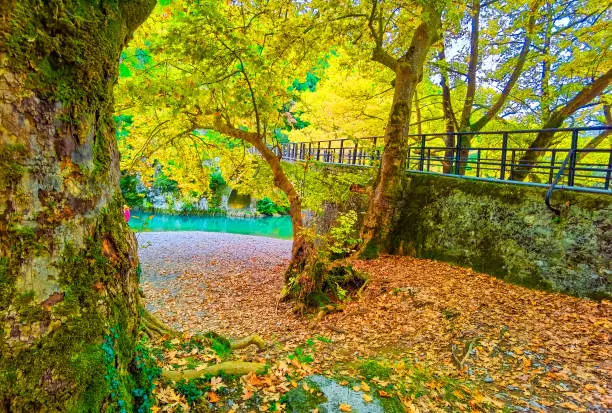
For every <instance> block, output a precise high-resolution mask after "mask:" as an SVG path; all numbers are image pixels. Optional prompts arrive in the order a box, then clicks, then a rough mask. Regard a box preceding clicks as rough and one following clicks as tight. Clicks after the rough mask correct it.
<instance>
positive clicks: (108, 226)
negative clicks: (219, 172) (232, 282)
mask: <svg viewBox="0 0 612 413" xmlns="http://www.w3.org/2000/svg"><path fill="white" fill-rule="evenodd" d="M154 4H155V2H154V1H151V0H122V1H120V2H98V3H91V4H89V3H88V4H87V5H85V3H82V2H64V1H62V0H59V1H55V2H52V3H50V2H39V1H29V0H23V1H18V2H14V1H13V2H4V3H3V5H2V7H0V21H2V22H3V24H2V25H0V39H2V41H3V42H4V41H6V43H0V406H2V407H0V410H3V411H4V410H7V411H12V412H21V411H24V412H30V411H71V410H76V409H80V410H83V411H121V410H122V409H125V406H130V405H134V404H139V403H138V401H137V400H136V398H135V397H134V395H133V394H132V390H134V389H135V388H136V386H137V381H136V380H135V379H134V377H131V376H132V375H133V374H134V372H135V371H136V370H137V367H136V366H135V364H134V360H135V358H134V356H135V348H136V343H135V341H136V336H137V330H138V325H139V310H138V308H139V295H138V276H137V265H138V257H137V254H136V242H135V240H134V237H133V235H132V233H131V231H129V229H128V227H127V225H126V223H125V219H124V218H123V216H122V214H121V203H122V202H121V195H120V192H119V167H118V165H119V155H118V151H117V146H116V141H115V129H114V123H113V119H112V114H113V107H112V85H113V83H114V82H115V80H116V77H117V62H118V59H119V55H120V53H121V50H122V48H123V46H124V44H125V42H126V41H127V39H128V38H129V36H130V35H131V33H132V32H133V31H134V30H135V29H136V27H137V26H138V24H140V22H142V21H143V20H144V19H145V18H146V16H147V15H148V13H149V12H150V10H151V9H152V8H153V6H154Z"/></svg>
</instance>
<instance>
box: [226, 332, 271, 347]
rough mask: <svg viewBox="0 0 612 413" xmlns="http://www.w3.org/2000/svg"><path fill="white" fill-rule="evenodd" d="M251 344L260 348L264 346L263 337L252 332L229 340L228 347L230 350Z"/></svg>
mask: <svg viewBox="0 0 612 413" xmlns="http://www.w3.org/2000/svg"><path fill="white" fill-rule="evenodd" d="M251 344H253V345H256V346H257V348H258V349H260V350H261V349H263V348H265V347H266V343H265V342H264V341H263V338H261V337H260V336H258V335H257V334H252V335H250V336H248V337H244V338H239V339H237V340H230V348H231V349H232V350H237V349H240V348H245V347H248V346H250V345H251Z"/></svg>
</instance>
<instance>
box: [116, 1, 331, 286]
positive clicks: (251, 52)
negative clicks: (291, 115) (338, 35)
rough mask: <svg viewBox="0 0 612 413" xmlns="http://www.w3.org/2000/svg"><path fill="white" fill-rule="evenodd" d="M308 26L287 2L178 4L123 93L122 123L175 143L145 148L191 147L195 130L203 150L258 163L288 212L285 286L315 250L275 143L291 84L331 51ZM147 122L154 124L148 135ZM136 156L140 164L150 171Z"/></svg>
mask: <svg viewBox="0 0 612 413" xmlns="http://www.w3.org/2000/svg"><path fill="white" fill-rule="evenodd" d="M311 16H312V15H311V13H310V12H309V10H308V9H307V6H306V5H304V4H302V3H299V2H287V1H273V2H270V1H262V2H252V3H249V4H241V5H237V4H231V3H230V4H221V3H220V4H209V3H198V4H195V3H194V4H191V3H189V2H179V1H177V2H174V3H173V4H172V5H171V6H168V7H165V8H162V7H160V10H159V13H155V14H154V19H153V20H152V21H151V23H150V24H147V25H145V26H144V27H143V28H142V30H141V32H140V34H139V35H138V36H139V37H141V39H144V38H146V39H147V43H148V45H149V46H147V45H145V42H144V40H142V41H139V40H138V39H137V41H136V43H137V47H138V48H141V49H140V50H144V49H146V50H148V51H149V52H150V53H151V57H152V61H151V62H150V65H148V66H146V67H143V68H141V70H140V71H139V72H138V74H139V77H134V78H132V79H125V80H124V81H125V83H126V85H124V86H122V88H125V90H126V91H130V93H126V94H125V100H126V102H124V103H125V105H124V106H125V107H126V108H127V109H126V111H125V113H130V112H132V111H133V112H134V113H135V117H134V122H135V124H139V125H140V126H139V128H140V131H141V132H144V133H143V135H144V136H152V133H157V131H161V132H160V133H159V134H160V135H163V134H166V135H167V136H168V138H167V139H164V138H162V139H157V140H153V139H151V140H149V141H147V144H152V145H153V147H155V146H158V145H159V146H163V145H171V146H175V147H176V146H177V145H179V144H180V142H181V140H183V141H185V140H187V141H190V140H192V139H193V131H195V130H198V131H207V132H205V133H203V134H202V133H200V134H199V136H198V139H203V140H204V141H206V139H207V136H208V135H209V132H211V131H214V132H218V133H221V134H223V135H225V136H227V137H231V138H234V139H237V140H240V141H242V142H244V143H245V144H247V145H246V146H252V147H254V148H255V149H256V150H257V151H258V152H259V153H260V154H261V158H262V159H263V160H264V161H265V162H266V164H267V166H268V167H269V169H270V171H271V176H272V181H273V183H274V185H275V186H276V187H277V188H279V189H280V190H281V191H283V192H284V194H285V195H286V197H287V200H288V202H289V212H290V215H291V221H292V225H293V247H292V260H291V265H290V268H289V271H287V274H288V279H289V277H290V276H291V274H296V273H299V272H301V271H302V270H303V269H304V267H305V266H306V264H307V258H308V256H309V254H310V252H311V251H313V248H312V246H311V245H310V243H309V241H308V239H307V237H306V236H305V234H304V231H303V228H304V221H303V216H302V200H301V198H300V196H299V193H298V191H297V190H296V188H295V185H294V183H293V182H292V180H291V179H290V177H289V175H288V174H287V173H286V172H285V170H284V169H283V165H282V162H281V161H282V155H281V153H280V152H279V151H278V150H277V149H278V146H277V143H278V139H279V138H280V135H281V134H280V132H279V130H280V129H281V128H283V127H284V126H286V119H287V117H286V109H285V108H286V107H287V106H288V105H290V104H291V102H292V101H293V100H294V98H295V93H294V90H293V88H292V87H291V85H292V83H293V82H294V80H296V79H303V78H304V77H306V76H307V74H308V73H309V71H310V70H311V69H312V68H313V67H315V66H317V65H318V64H319V60H320V59H323V58H324V56H325V53H327V52H328V50H329V49H328V48H327V47H326V48H324V50H321V48H320V47H319V46H318V42H317V40H316V36H317V35H318V33H319V29H317V28H314V27H312V25H311V24H310V19H311ZM156 19H159V21H157V20H156ZM321 29H324V28H321ZM133 52H134V53H137V52H138V50H134V51H133ZM140 53H142V51H141V52H140ZM143 78H144V80H143ZM145 114H150V116H149V115H147V116H148V117H145V116H143V115H145ZM148 119H151V120H154V123H152V124H151V125H147V123H148V122H149V120H148ZM159 125H162V126H159ZM155 128H157V129H155ZM145 141H146V139H145ZM156 142H157V143H156ZM204 143H206V142H204ZM208 143H209V144H210V143H211V142H208ZM194 149H197V148H194ZM136 155H137V156H136V157H135V158H134V160H135V161H136V162H141V161H142V162H150V161H151V160H150V159H144V158H142V157H141V156H140V154H136Z"/></svg>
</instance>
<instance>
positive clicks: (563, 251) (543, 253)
mask: <svg viewBox="0 0 612 413" xmlns="http://www.w3.org/2000/svg"><path fill="white" fill-rule="evenodd" d="M406 181H407V182H406V185H405V190H404V197H405V199H404V207H403V208H402V210H401V216H400V219H399V222H398V224H397V226H396V227H395V228H394V229H393V231H392V235H391V239H390V240H389V242H390V243H391V250H392V251H394V252H396V253H401V254H408V255H413V256H416V257H422V258H433V259H438V260H443V261H450V262H454V263H457V264H459V265H464V266H469V267H472V268H474V269H476V270H478V271H482V272H486V273H489V274H492V275H497V276H499V277H501V278H503V279H504V280H506V281H511V282H516V283H519V284H523V285H528V286H533V287H537V288H542V289H550V290H554V291H560V292H565V293H570V294H576V295H581V296H587V297H595V298H597V297H611V293H612V283H611V282H610V277H611V276H612V247H611V246H612V196H611V195H610V194H588V193H581V192H575V191H557V192H555V193H554V195H553V199H552V204H553V205H555V206H557V208H561V216H560V217H557V216H556V215H555V214H553V213H552V212H551V211H550V210H548V208H547V207H546V205H545V204H544V196H545V194H546V188H534V187H527V186H522V185H514V184H498V183H491V182H480V181H472V180H468V179H458V178H452V177H444V176H432V175H420V174H409V177H408V179H407V180H406Z"/></svg>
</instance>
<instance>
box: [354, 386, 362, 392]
mask: <svg viewBox="0 0 612 413" xmlns="http://www.w3.org/2000/svg"><path fill="white" fill-rule="evenodd" d="M353 390H355V391H361V387H359V385H355V386H353Z"/></svg>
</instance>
